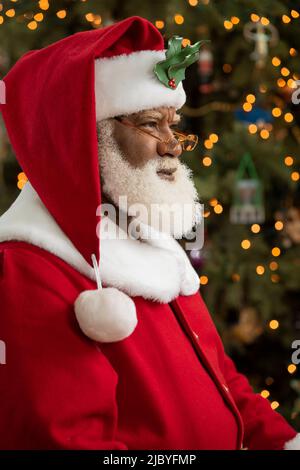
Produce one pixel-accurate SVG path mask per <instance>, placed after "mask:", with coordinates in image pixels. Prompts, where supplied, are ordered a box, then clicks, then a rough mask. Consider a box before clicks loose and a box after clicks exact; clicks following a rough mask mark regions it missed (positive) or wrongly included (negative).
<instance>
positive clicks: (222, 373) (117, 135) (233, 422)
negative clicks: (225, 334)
mask: <svg viewBox="0 0 300 470" xmlns="http://www.w3.org/2000/svg"><path fill="white" fill-rule="evenodd" d="M163 49H164V43H163V38H162V36H161V35H160V33H159V32H158V31H157V30H156V28H154V26H153V25H152V24H151V23H149V22H148V21H146V20H144V19H142V18H139V17H132V18H128V19H126V20H124V21H122V22H120V23H117V24H115V25H112V26H109V27H107V28H104V29H102V30H97V31H96V30H95V31H89V32H84V33H78V34H75V35H74V36H71V37H68V38H66V39H64V40H62V41H59V42H57V43H55V44H53V45H51V46H49V47H48V48H45V49H42V50H38V51H31V52H29V53H27V54H25V56H23V58H22V59H21V60H19V62H17V64H16V65H15V66H14V67H13V68H12V70H11V71H10V73H9V74H8V75H7V77H5V82H6V88H7V104H6V105H3V106H2V108H1V110H2V113H3V116H4V120H5V123H6V127H7V131H8V133H9V135H10V139H11V142H12V145H13V147H14V150H15V152H16V155H17V158H18V160H19V162H20V164H21V166H22V168H23V170H24V171H25V173H26V175H27V176H28V178H29V182H28V183H27V184H26V185H25V187H24V189H23V190H22V192H21V194H20V196H19V197H18V198H17V200H16V201H15V203H14V204H13V205H12V206H11V208H10V209H9V210H8V211H7V212H6V213H5V214H4V215H3V217H2V218H1V221H0V241H1V244H0V249H1V271H0V272H1V280H0V289H1V291H0V296H1V319H0V321H1V324H0V327H1V339H2V340H4V341H5V344H6V354H7V360H6V364H5V365H3V366H1V368H0V374H1V375H0V387H1V408H0V442H1V444H0V445H1V448H3V449H19V448H22V449H124V450H126V449H241V448H249V449H284V448H294V449H299V448H300V440H299V435H296V431H295V430H294V429H293V428H292V427H290V426H289V425H288V423H287V422H286V421H285V420H284V419H283V418H282V417H281V416H280V415H279V414H278V413H276V412H275V411H273V410H272V409H271V407H270V405H269V403H268V401H267V400H265V399H263V398H262V397H261V396H260V395H256V394H254V393H253V391H252V389H251V388H250V386H249V384H248V382H247V380H246V378H245V377H244V376H242V375H240V374H239V373H238V372H237V371H236V369H235V367H234V365H233V363H232V361H231V360H230V359H229V358H228V357H227V356H226V354H225V352H224V350H223V346H222V343H221V340H220V338H219V336H218V334H217V332H216V329H215V327H214V324H213V322H212V320H211V318H210V315H209V313H208V311H207V309H206V307H205V304H204V302H203V300H202V297H201V295H200V293H199V282H198V278H197V274H196V273H195V271H194V270H193V268H192V266H191V265H190V263H189V261H188V258H187V256H186V254H185V253H184V251H183V249H182V248H181V247H180V245H179V243H178V241H177V240H176V237H177V238H179V237H180V235H181V236H182V235H184V234H187V233H188V232H189V231H190V230H191V229H192V228H193V226H195V225H196V224H197V222H198V221H199V212H198V208H199V207H198V200H197V194H196V191H195V188H194V185H193V183H192V180H191V178H190V177H191V174H190V171H189V170H188V169H187V168H186V167H184V166H183V164H182V163H181V162H180V156H181V153H182V147H185V145H186V144H185V143H184V142H186V141H187V139H186V138H184V137H182V136H181V137H180V136H179V134H174V133H173V132H174V131H173V130H172V127H173V126H174V125H176V127H177V124H178V119H179V117H178V116H179V115H178V110H179V109H180V107H181V106H182V105H183V103H184V101H185V94H184V90H183V87H182V82H181V79H182V78H183V76H184V75H182V74H181V75H176V73H175V72H174V70H177V71H178V70H180V69H182V67H183V66H184V65H182V64H188V63H191V62H190V60H194V58H195V57H196V54H194V49H190V50H189V49H188V50H186V51H183V52H182V51H181V46H180V48H178V41H177V40H176V39H175V42H171V43H170V47H169V49H168V52H167V53H166V54H165V52H164V51H163ZM194 56H195V57H194ZM169 59H170V61H169ZM175 65H176V67H177V68H176V67H175V68H173V69H172V66H175ZM172 70H173V72H172ZM181 71H182V70H181ZM173 73H174V74H173ZM96 122H97V125H96ZM97 132H98V141H97ZM100 181H101V185H100ZM101 192H102V205H103V206H105V208H106V209H107V212H110V210H111V208H113V209H114V210H115V209H116V208H117V209H120V210H118V213H117V219H116V220H114V217H113V211H111V212H110V213H109V214H108V216H107V215H105V214H102V217H99V215H100V214H99V205H100V202H101V198H100V194H101ZM124 197H125V198H126V202H127V204H128V208H127V206H126V204H124V200H123V199H122V198H124ZM173 202H176V203H177V204H175V207H174V210H173V209H172V210H173V216H174V217H173V219H172V221H171V222H170V223H168V224H165V225H164V224H163V225H161V223H160V222H159V219H158V218H157V215H161V216H162V219H163V221H165V220H166V219H167V218H168V216H169V215H170V212H171V208H170V205H171V204H172V203H173ZM108 203H109V204H108ZM136 204H140V205H141V206H142V208H146V211H144V212H143V210H141V211H140V212H139V214H134V213H132V212H130V209H131V208H132V207H133V206H135V205H136ZM168 205H169V209H168ZM184 206H188V207H189V208H190V210H189V211H185V210H184ZM140 209H141V208H140ZM152 209H154V210H153V217H151V218H149V211H151V210H152ZM126 211H127V212H126ZM124 213H125V219H126V220H127V221H128V222H129V224H128V227H127V225H126V224H125V226H126V227H127V228H128V232H130V234H131V233H132V234H133V236H132V237H131V236H127V235H129V233H127V232H126V231H125V230H124V225H123V222H122V220H121V219H123V216H124ZM99 218H100V222H99ZM169 220H171V219H169ZM178 221H179V222H180V223H178ZM157 235H159V236H157ZM98 237H99V238H98ZM99 239H100V243H99ZM99 247H100V250H99ZM99 251H100V254H99ZM91 259H92V260H91ZM96 283H97V284H96ZM96 286H97V289H96Z"/></svg>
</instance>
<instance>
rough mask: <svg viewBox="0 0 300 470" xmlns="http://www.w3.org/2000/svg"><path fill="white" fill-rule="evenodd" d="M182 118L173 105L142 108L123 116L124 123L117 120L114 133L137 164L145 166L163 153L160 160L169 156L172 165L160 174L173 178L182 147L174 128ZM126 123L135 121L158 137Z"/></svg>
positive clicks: (167, 178) (120, 144)
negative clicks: (175, 136) (173, 130)
mask: <svg viewBox="0 0 300 470" xmlns="http://www.w3.org/2000/svg"><path fill="white" fill-rule="evenodd" d="M180 119H181V118H180V115H179V114H178V113H177V112H176V109H175V108H174V107H169V108H168V107H160V108H155V109H150V110H145V111H141V112H139V113H134V114H131V115H129V116H127V117H124V118H122V122H123V123H122V122H119V121H118V120H116V121H115V128H114V137H115V139H116V142H117V143H118V145H119V147H120V150H121V151H122V153H123V156H124V158H125V159H126V160H127V161H128V163H129V164H130V165H132V166H133V167H134V168H143V167H144V166H145V164H146V163H147V162H149V161H150V160H154V159H158V157H161V158H160V160H161V161H162V160H163V159H164V157H168V159H167V160H168V162H169V168H168V167H167V168H166V169H165V170H164V171H162V172H160V173H158V175H159V176H160V177H161V178H163V179H166V180H169V181H174V180H175V175H174V173H175V172H176V169H177V167H178V165H179V160H178V159H179V157H180V155H181V153H182V148H181V145H180V144H179V143H178V142H177V141H176V139H175V138H174V136H173V134H172V129H173V128H176V127H178V124H179V122H180ZM126 124H133V125H134V126H135V127H136V128H138V129H140V130H141V131H146V132H150V133H151V134H153V136H156V137H157V139H155V137H151V136H148V135H147V134H146V133H143V132H139V131H138V130H137V129H134V128H132V127H128V126H127V125H126ZM159 139H160V140H161V141H162V142H161V141H160V140H159ZM164 142H168V143H164ZM165 159H166V158H165ZM168 170H170V171H168Z"/></svg>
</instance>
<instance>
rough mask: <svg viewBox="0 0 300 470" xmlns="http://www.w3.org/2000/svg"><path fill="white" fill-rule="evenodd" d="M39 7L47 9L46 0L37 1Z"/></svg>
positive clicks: (47, 3)
mask: <svg viewBox="0 0 300 470" xmlns="http://www.w3.org/2000/svg"><path fill="white" fill-rule="evenodd" d="M39 7H40V9H41V10H48V8H49V2H48V0H40V1H39Z"/></svg>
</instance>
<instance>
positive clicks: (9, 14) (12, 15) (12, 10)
mask: <svg viewBox="0 0 300 470" xmlns="http://www.w3.org/2000/svg"><path fill="white" fill-rule="evenodd" d="M5 14H6V16H8V17H9V18H13V17H14V16H15V14H16V12H15V10H14V9H13V8H10V9H9V10H7V11H6V12H5Z"/></svg>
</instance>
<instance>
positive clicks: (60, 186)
mask: <svg viewBox="0 0 300 470" xmlns="http://www.w3.org/2000/svg"><path fill="white" fill-rule="evenodd" d="M180 47H181V46H180ZM165 57H166V56H165V50H164V40H163V37H162V35H161V34H160V32H159V31H158V30H157V29H156V28H155V26H154V25H153V24H152V23H150V22H149V21H147V20H145V19H143V18H140V17H131V18H127V19H126V20H124V21H121V22H119V23H116V24H113V25H110V26H107V27H105V28H102V29H98V30H93V31H85V32H80V33H77V34H74V35H71V36H69V37H67V38H65V39H63V40H60V41H58V42H56V43H54V44H52V45H50V46H48V47H46V48H43V49H40V50H34V51H30V52H28V53H26V54H25V55H23V57H22V58H21V59H20V60H19V61H18V62H17V63H16V64H15V66H14V67H13V68H12V69H11V70H10V72H9V73H8V74H7V76H6V77H5V78H4V81H5V85H6V98H7V99H6V104H5V105H2V106H1V111H2V113H3V117H4V121H5V124H6V128H7V131H8V134H9V136H10V140H11V143H12V146H13V148H14V150H15V153H16V156H17V158H18V161H19V163H20V165H21V167H22V169H23V171H24V172H25V173H26V175H27V177H28V179H29V181H30V183H31V185H32V186H33V188H34V189H35V190H36V192H37V193H38V195H39V197H40V199H41V200H42V202H43V203H44V205H45V206H46V207H47V209H48V210H49V212H50V213H51V215H52V216H53V217H54V219H55V220H56V222H57V223H58V225H59V226H60V228H61V229H62V230H63V232H64V233H65V234H66V235H67V237H68V238H69V239H70V242H71V243H72V244H73V245H74V246H75V247H76V248H77V250H78V251H79V252H80V253H81V255H82V256H83V257H84V258H85V259H86V261H87V262H88V263H89V264H91V256H92V255H93V264H94V269H95V280H97V286H98V289H97V290H95V291H87V292H83V293H81V294H80V295H79V297H78V298H77V299H76V302H75V313H76V316H77V319H78V321H79V324H80V326H81V328H82V330H83V331H84V332H85V333H86V334H87V335H88V336H89V337H91V338H92V339H94V340H96V341H118V340H120V339H123V338H125V337H127V336H128V335H129V334H130V333H132V331H133V330H134V328H135V326H136V323H137V318H136V312H135V304H134V302H133V300H132V299H131V298H129V297H128V296H127V295H126V294H124V293H123V292H121V291H118V290H117V289H114V288H106V289H103V288H102V286H101V279H100V274H99V260H100V273H101V253H99V249H100V247H99V239H98V236H97V230H96V227H97V224H98V222H99V220H98V216H97V212H96V211H97V208H98V207H99V205H100V203H101V190H100V175H99V164H98V149H97V146H98V142H97V133H96V120H101V119H105V118H108V117H112V116H116V115H120V114H129V113H132V112H137V111H139V110H143V109H147V108H148V109H150V108H153V107H157V106H174V107H175V108H180V107H181V106H182V105H183V104H184V102H185V93H184V90H183V87H182V83H181V81H180V80H179V81H178V82H177V83H176V82H175V80H174V79H173V78H171V79H170V80H169V81H168V82H167V83H166V82H165V81H164V77H163V71H162V75H161V76H159V74H158V75H157V74H155V73H154V66H155V65H156V64H157V63H158V62H160V61H163V60H164V59H165ZM169 78H170V77H169ZM100 138H101V137H100ZM98 232H99V233H100V231H99V230H98Z"/></svg>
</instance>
